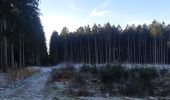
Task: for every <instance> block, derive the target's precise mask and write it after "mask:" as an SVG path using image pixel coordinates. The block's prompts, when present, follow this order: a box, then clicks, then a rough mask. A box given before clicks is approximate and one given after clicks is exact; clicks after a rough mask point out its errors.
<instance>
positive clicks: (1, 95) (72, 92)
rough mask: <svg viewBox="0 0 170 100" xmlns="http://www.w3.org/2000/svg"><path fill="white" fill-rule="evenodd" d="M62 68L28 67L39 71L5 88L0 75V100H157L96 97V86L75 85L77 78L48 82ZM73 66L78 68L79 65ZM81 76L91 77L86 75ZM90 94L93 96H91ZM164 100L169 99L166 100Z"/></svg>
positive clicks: (155, 99) (70, 76)
mask: <svg viewBox="0 0 170 100" xmlns="http://www.w3.org/2000/svg"><path fill="white" fill-rule="evenodd" d="M62 66H63V65H58V66H56V67H30V69H36V70H37V69H38V70H39V71H37V72H36V73H34V74H33V75H31V76H29V77H27V78H25V79H23V80H21V81H18V82H15V83H14V85H13V86H11V85H9V86H5V85H4V84H5V83H6V82H5V80H3V77H4V76H5V75H4V74H0V100H148V99H151V100H158V98H155V97H149V98H135V97H132V98H131V97H123V96H117V97H115V96H109V95H108V94H102V95H98V93H97V92H98V91H97V86H98V85H97V86H96V87H95V84H94V83H91V82H87V83H88V84H84V85H82V84H77V81H79V77H78V80H76V84H75V80H74V79H73V81H72V80H71V81H70V80H67V79H66V80H65V79H61V80H58V81H55V82H50V78H51V73H52V72H53V71H54V70H56V71H57V72H58V71H59V70H60V69H61V68H62ZM74 66H75V67H76V66H78V67H79V66H80V65H74ZM64 71H65V70H64ZM71 74H72V73H71ZM71 74H70V72H69V73H68V75H69V78H72V75H71ZM73 74H75V73H73ZM83 75H85V76H88V77H93V76H91V74H88V73H85V74H83ZM86 81H89V80H86ZM92 81H94V82H95V81H97V80H95V79H93V80H92ZM70 82H71V83H70ZM3 83H4V84H3ZM84 86H85V87H84ZM86 89H87V91H86ZM77 91H78V92H77ZM87 92H88V93H87ZM81 93H82V94H81ZM89 93H90V95H89ZM86 94H87V95H86ZM91 94H93V96H92V95H91ZM165 100H170V99H169V98H167V99H165Z"/></svg>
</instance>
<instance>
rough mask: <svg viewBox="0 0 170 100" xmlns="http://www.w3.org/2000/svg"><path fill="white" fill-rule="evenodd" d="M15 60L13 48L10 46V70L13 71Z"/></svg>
mask: <svg viewBox="0 0 170 100" xmlns="http://www.w3.org/2000/svg"><path fill="white" fill-rule="evenodd" d="M14 63H15V60H14V46H13V45H11V67H12V69H15V64H14Z"/></svg>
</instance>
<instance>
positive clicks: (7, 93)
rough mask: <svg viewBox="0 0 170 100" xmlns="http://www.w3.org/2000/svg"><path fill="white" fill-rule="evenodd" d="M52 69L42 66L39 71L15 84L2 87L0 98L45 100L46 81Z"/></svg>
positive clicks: (5, 99)
mask: <svg viewBox="0 0 170 100" xmlns="http://www.w3.org/2000/svg"><path fill="white" fill-rule="evenodd" d="M51 70H52V68H44V67H42V68H40V71H39V72H37V73H36V74H34V75H32V76H30V77H28V78H26V79H24V80H22V81H20V82H18V83H16V84H15V86H8V87H4V88H0V100H44V98H45V96H46V82H47V80H48V77H49V75H50V73H51ZM45 100H46V99H45ZM47 100H48V99H47Z"/></svg>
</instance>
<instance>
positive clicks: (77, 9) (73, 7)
mask: <svg viewBox="0 0 170 100" xmlns="http://www.w3.org/2000/svg"><path fill="white" fill-rule="evenodd" d="M71 9H73V10H74V11H77V12H81V11H83V10H82V9H80V8H78V7H76V6H75V5H74V4H72V5H71Z"/></svg>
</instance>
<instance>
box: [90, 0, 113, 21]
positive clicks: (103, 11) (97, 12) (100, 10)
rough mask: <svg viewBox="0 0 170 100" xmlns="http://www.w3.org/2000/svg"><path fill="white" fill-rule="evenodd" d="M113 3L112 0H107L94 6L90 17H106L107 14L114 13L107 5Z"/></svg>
mask: <svg viewBox="0 0 170 100" xmlns="http://www.w3.org/2000/svg"><path fill="white" fill-rule="evenodd" d="M110 4H111V0H106V1H104V2H102V3H101V4H100V5H98V6H97V7H96V8H94V9H93V10H92V11H91V12H90V14H89V16H88V18H90V17H105V16H106V15H107V14H110V13H112V11H111V10H108V9H107V7H108V6H109V5H110Z"/></svg>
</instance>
